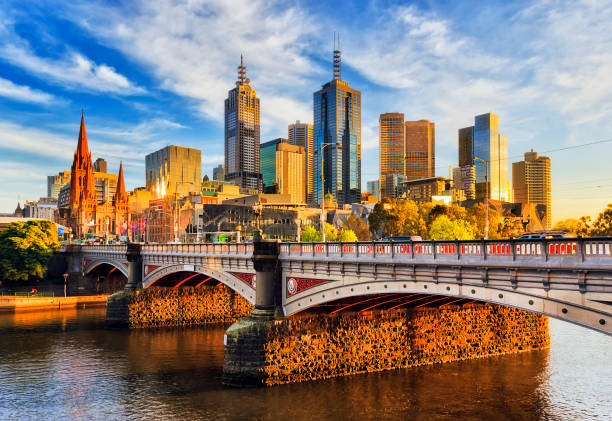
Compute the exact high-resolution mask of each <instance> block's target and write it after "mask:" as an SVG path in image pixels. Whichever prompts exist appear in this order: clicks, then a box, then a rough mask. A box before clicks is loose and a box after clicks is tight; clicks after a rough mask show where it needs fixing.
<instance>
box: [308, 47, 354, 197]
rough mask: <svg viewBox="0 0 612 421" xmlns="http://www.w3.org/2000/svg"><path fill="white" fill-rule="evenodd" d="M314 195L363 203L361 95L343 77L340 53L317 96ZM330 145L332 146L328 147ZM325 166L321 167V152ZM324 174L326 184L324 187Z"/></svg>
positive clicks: (335, 52)
mask: <svg viewBox="0 0 612 421" xmlns="http://www.w3.org/2000/svg"><path fill="white" fill-rule="evenodd" d="M313 100H314V101H313V102H314V107H313V111H314V119H313V121H314V124H313V126H314V127H313V136H314V141H313V143H314V154H313V160H314V165H313V166H314V171H313V194H314V198H315V199H314V201H315V202H316V204H320V203H321V200H322V199H323V196H324V195H325V194H327V193H329V194H331V195H332V196H333V199H334V201H336V202H337V203H338V205H339V206H342V205H344V204H350V203H359V202H360V201H361V92H359V91H358V90H356V89H353V88H351V87H350V86H349V84H348V82H345V81H343V80H342V79H341V77H340V51H339V50H334V77H333V79H332V80H331V81H330V82H328V83H326V84H325V85H323V87H322V88H321V89H320V90H319V91H317V92H315V93H314V95H313ZM327 144H329V146H326V145H327ZM322 147H324V149H323V166H322V167H321V150H322ZM321 172H323V178H324V182H323V184H324V185H321Z"/></svg>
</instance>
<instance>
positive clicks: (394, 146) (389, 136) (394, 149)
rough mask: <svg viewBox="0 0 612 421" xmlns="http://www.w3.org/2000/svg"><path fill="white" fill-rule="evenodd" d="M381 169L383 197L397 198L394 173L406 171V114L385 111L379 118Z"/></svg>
mask: <svg viewBox="0 0 612 421" xmlns="http://www.w3.org/2000/svg"><path fill="white" fill-rule="evenodd" d="M378 140H379V154H378V159H379V171H380V178H379V179H380V195H381V197H389V198H395V195H396V189H395V187H394V186H393V184H394V183H393V181H394V179H393V176H394V175H404V173H405V171H406V160H405V156H406V141H405V135H404V114H402V113H385V114H381V115H380V117H379V118H378Z"/></svg>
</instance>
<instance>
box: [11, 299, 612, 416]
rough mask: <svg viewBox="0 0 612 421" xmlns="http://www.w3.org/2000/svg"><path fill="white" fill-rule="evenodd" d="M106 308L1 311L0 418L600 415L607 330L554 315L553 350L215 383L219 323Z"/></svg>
mask: <svg viewBox="0 0 612 421" xmlns="http://www.w3.org/2000/svg"><path fill="white" fill-rule="evenodd" d="M104 311H105V309H104V308H100V307H99V308H91V309H81V310H64V311H41V312H28V313H25V312H23V313H14V314H13V313H2V314H0V419H7V420H9V419H10V420H21V419H23V420H32V419H40V420H43V419H44V420H49V419H62V420H65V419H78V420H105V421H109V420H120V419H134V420H136V419H168V420H170V419H177V420H197V419H202V420H209V419H210V420H241V421H247V420H252V419H256V420H275V421H279V420H308V421H313V420H324V419H331V420H382V419H400V420H401V419H416V420H421V419H422V420H435V419H466V420H489V419H493V420H496V421H500V420H531V419H534V420H537V419H541V420H551V419H552V420H556V419H560V420H596V419H608V420H609V419H610V416H611V414H612V337H608V336H605V335H603V334H601V333H597V332H593V331H589V330H587V329H585V328H582V327H578V326H574V325H571V324H567V323H565V322H561V321H557V320H553V319H551V320H550V334H551V347H550V349H549V350H545V351H536V352H527V353H521V354H513V355H505V356H500V357H493V358H486V359H480V360H471V361H461V362H454V363H448V364H443V365H435V366H427V367H417V368H410V369H402V370H395V371H388V372H382V373H374V374H364V375H358V376H349V377H340V378H335V379H331V380H325V381H317V382H310V383H302V384H292V385H285V386H277V387H271V388H255V389H231V388H225V387H223V386H222V385H221V373H222V369H223V333H224V327H222V326H220V327H193V328H182V329H148V330H127V329H106V328H105V327H104Z"/></svg>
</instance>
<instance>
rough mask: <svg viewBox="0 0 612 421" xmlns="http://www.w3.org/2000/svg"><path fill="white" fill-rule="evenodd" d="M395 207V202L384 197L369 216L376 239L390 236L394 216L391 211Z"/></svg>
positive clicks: (371, 229) (369, 222)
mask: <svg viewBox="0 0 612 421" xmlns="http://www.w3.org/2000/svg"><path fill="white" fill-rule="evenodd" d="M394 206H395V202H394V201H393V200H391V199H389V198H388V197H384V198H383V199H382V200H381V201H380V202H378V203H377V204H376V205H374V209H373V210H372V212H370V215H369V216H368V225H369V226H370V231H372V233H373V234H374V235H375V237H385V236H388V235H390V232H389V226H390V225H391V224H392V223H393V218H394V217H393V216H392V215H391V213H390V209H391V208H392V207H394Z"/></svg>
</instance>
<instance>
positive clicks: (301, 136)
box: [288, 120, 314, 204]
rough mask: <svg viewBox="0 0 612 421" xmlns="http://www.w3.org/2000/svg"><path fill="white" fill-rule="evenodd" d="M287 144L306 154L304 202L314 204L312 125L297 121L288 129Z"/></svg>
mask: <svg viewBox="0 0 612 421" xmlns="http://www.w3.org/2000/svg"><path fill="white" fill-rule="evenodd" d="M288 135H289V136H288V139H289V143H291V144H292V145H296V146H302V147H303V148H304V151H305V154H306V165H305V171H304V179H305V185H306V202H307V203H311V204H312V203H314V196H313V169H314V162H313V160H314V151H313V149H314V148H313V137H312V124H308V123H300V120H297V121H296V122H295V123H293V124H290V125H289V127H288Z"/></svg>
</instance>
